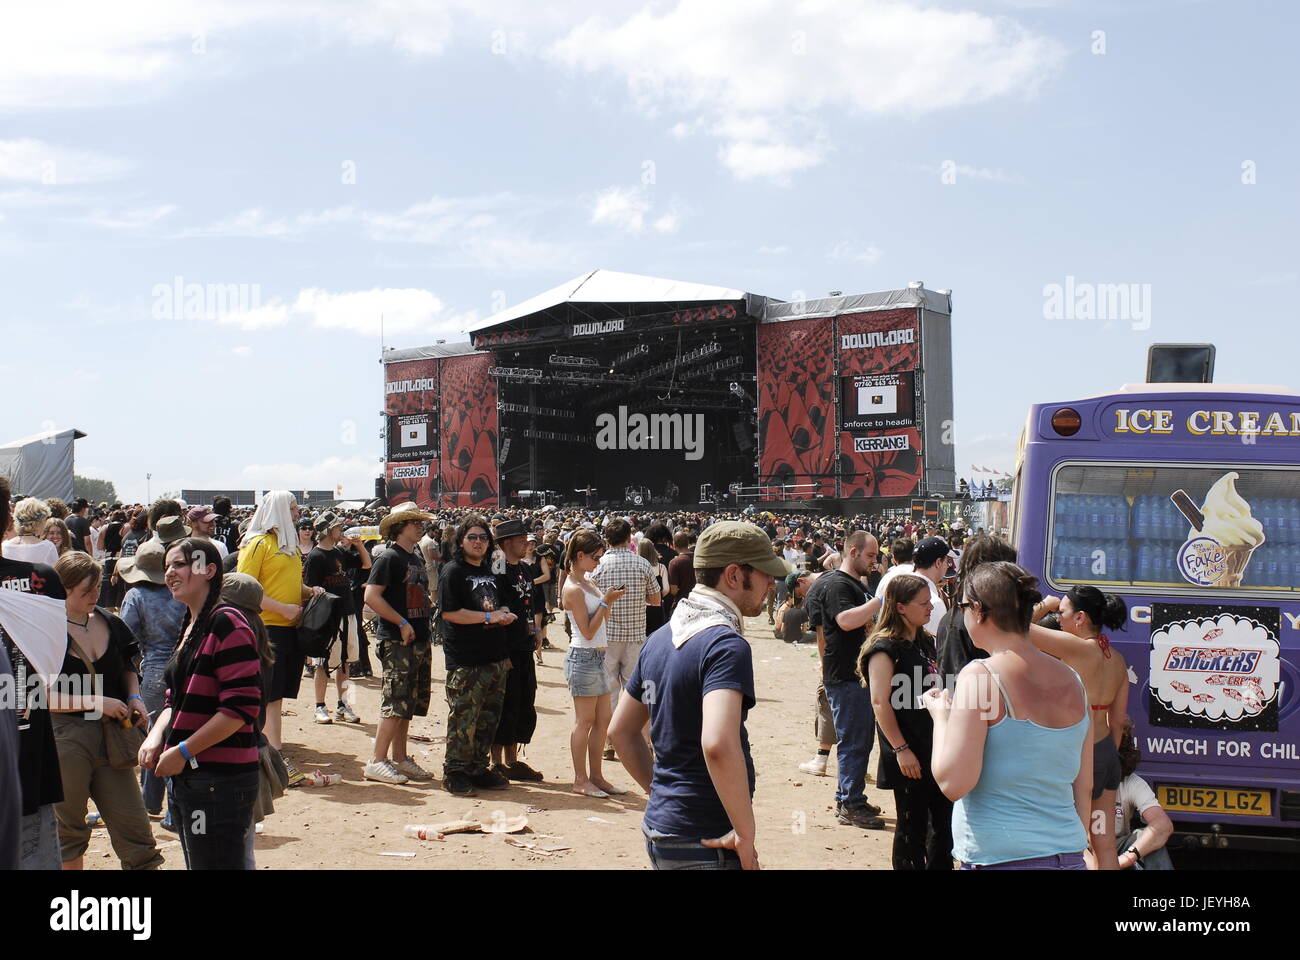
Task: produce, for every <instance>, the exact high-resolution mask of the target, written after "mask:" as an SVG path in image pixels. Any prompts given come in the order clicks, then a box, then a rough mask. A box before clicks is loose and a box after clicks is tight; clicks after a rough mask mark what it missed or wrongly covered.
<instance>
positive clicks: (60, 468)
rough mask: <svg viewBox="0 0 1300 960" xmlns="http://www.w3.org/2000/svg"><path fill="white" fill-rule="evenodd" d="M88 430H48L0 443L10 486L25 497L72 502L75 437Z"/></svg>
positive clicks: (0, 468) (1, 470) (0, 465)
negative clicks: (54, 498) (56, 498)
mask: <svg viewBox="0 0 1300 960" xmlns="http://www.w3.org/2000/svg"><path fill="white" fill-rule="evenodd" d="M84 436H85V434H84V433H82V432H81V431H80V430H77V429H76V428H71V429H68V430H47V431H46V432H45V433H38V434H35V435H34V436H30V437H24V438H23V439H21V440H14V441H13V442H12V443H6V444H4V445H3V446H0V474H3V475H4V476H6V477H8V478H9V488H10V489H11V490H12V491H13V492H14V493H16V494H22V495H23V496H26V497H40V498H42V499H45V498H47V497H58V498H59V499H60V500H62V501H64V502H65V503H70V502H71V501H72V498H73V492H72V447H73V441H76V440H80V439H81V438H82V437H84Z"/></svg>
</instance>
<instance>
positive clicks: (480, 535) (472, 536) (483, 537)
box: [465, 533, 492, 543]
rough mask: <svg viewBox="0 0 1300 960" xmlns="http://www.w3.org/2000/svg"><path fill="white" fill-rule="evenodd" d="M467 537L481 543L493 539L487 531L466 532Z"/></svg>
mask: <svg viewBox="0 0 1300 960" xmlns="http://www.w3.org/2000/svg"><path fill="white" fill-rule="evenodd" d="M465 539H466V540H477V541H479V542H480V543H487V542H488V541H489V540H491V539H492V538H491V537H489V536H488V535H487V534H486V533H467V534H465Z"/></svg>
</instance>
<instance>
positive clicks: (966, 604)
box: [957, 600, 979, 610]
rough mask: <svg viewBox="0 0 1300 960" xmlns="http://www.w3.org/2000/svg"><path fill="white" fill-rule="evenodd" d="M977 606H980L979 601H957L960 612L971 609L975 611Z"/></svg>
mask: <svg viewBox="0 0 1300 960" xmlns="http://www.w3.org/2000/svg"><path fill="white" fill-rule="evenodd" d="M977 606H979V601H978V600H958V601H957V609H958V610H970V609H973V608H974V607H977Z"/></svg>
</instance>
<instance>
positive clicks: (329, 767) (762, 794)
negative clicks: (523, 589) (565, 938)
mask: <svg viewBox="0 0 1300 960" xmlns="http://www.w3.org/2000/svg"><path fill="white" fill-rule="evenodd" d="M548 631H549V636H550V640H551V643H553V644H555V646H556V649H554V650H548V651H546V652H545V655H544V656H545V660H546V663H545V666H543V667H539V668H538V691H537V709H538V713H539V717H538V728H537V735H536V737H535V738H534V742H533V743H532V744H530V745H529V747H528V749H527V753H526V759H527V760H528V762H529V763H530V764H532V766H534V767H536V768H537V769H539V770H541V771H542V772H543V773H544V774H545V775H546V780H545V782H543V783H539V784H511V786H510V788H509V789H508V790H501V791H481V792H480V795H479V796H477V797H453V796H451V795H450V794H448V793H447V792H446V791H445V790H444V789H443V787H442V780H441V775H442V755H443V753H442V737H443V734H444V731H445V729H446V723H447V704H446V699H445V698H444V696H443V692H442V679H443V673H444V670H443V664H442V653H441V650H440V649H439V648H435V650H434V658H433V660H434V670H433V703H432V706H431V709H430V715H429V716H428V717H424V718H422V719H417V720H414V721H413V722H412V723H411V733H412V734H418V735H423V736H427V737H430V738H432V742H430V743H424V742H412V744H411V746H412V754H413V755H414V756H415V758H416V759H417V760H418V761H419V763H420V764H421V765H422V766H424V767H426V768H427V769H429V770H430V771H431V772H433V773H434V774H435V775H436V776H437V777H438V779H436V780H434V781H433V782H431V783H426V784H422V785H416V784H410V785H403V786H393V785H390V784H384V783H372V782H370V781H365V780H362V779H361V767H362V762H363V758H368V757H369V753H370V739H371V737H373V736H374V731H375V719H376V717H377V715H378V710H379V682H378V681H377V680H363V681H359V682H357V683H356V698H355V709H356V711H357V713H358V714H359V715H360V716H361V718H362V721H363V722H362V723H361V724H360V725H352V724H347V725H345V724H338V723H335V724H330V725H318V724H316V723H314V722H312V708H313V705H314V698H313V696H312V692H311V682H310V681H307V680H304V682H303V687H302V690H301V691H300V696H299V698H298V699H297V700H296V701H288V700H286V701H285V708H286V712H287V713H290V714H292V715H290V716H286V717H285V720H284V740H285V744H286V749H285V752H286V753H287V754H288V755H289V756H290V757H291V758H292V759H293V760H294V762H295V763H297V764H298V766H299V768H300V769H301V770H303V772H304V773H308V774H309V775H310V772H311V771H312V770H321V771H323V772H326V773H341V774H342V775H343V782H342V783H340V784H338V785H336V786H330V787H300V788H296V789H293V790H290V791H288V792H287V793H286V795H285V796H284V797H283V798H282V799H280V800H277V801H276V803H275V814H274V815H273V816H271V817H268V818H267V820H266V821H265V823H264V825H263V833H262V834H260V835H259V836H258V837H257V866H258V869H259V870H291V869H304V868H306V869H376V868H378V869H392V870H412V869H464V868H481V869H505V868H512V867H514V868H518V867H536V868H539V869H586V868H622V869H629V870H646V869H649V866H648V864H647V861H646V856H645V846H644V842H643V841H642V839H641V831H640V822H641V811H642V810H643V809H644V806H645V797H644V795H643V794H642V793H641V790H640V788H638V787H637V786H636V784H635V782H634V781H633V780H632V778H631V777H630V776H628V775H627V774H626V773H624V772H623V769H622V767H621V766H620V765H619V764H618V763H617V762H611V763H606V764H605V765H604V767H605V776H606V777H607V778H608V779H609V780H610V782H611V783H613V784H615V785H616V786H622V787H627V788H630V790H629V793H628V794H626V795H624V796H621V797H612V798H610V799H608V800H598V799H592V798H589V797H581V796H577V795H576V794H573V793H571V792H570V788H571V787H572V765H571V763H570V761H569V731H570V729H571V727H572V716H573V705H572V700H571V699H570V698H569V694H568V689H567V687H566V685H565V682H564V673H563V667H562V661H563V658H564V644H565V635H564V628H563V626H562V624H561V623H559V622H558V621H557V622H556V623H554V624H551V625H550V626H549V627H548ZM746 634H747V635H748V637H749V639H750V643H751V645H752V647H753V650H754V674H755V680H756V685H757V694H758V705H757V706H756V707H755V708H754V709H753V710H752V711H750V714H749V723H748V727H749V738H750V744H751V747H752V750H753V755H754V765H755V767H756V768H757V772H758V786H757V792H756V794H755V797H754V808H755V813H756V814H757V818H758V841H757V847H758V853H759V857H760V859H761V861H762V864H763V866H764V868H765V869H782V868H786V869H801V868H802V869H810V868H822V869H824V868H859V869H860V868H875V869H888V868H889V852H890V846H891V843H892V840H893V833H892V830H893V794H892V793H888V792H885V791H880V790H876V789H875V788H874V786H873V785H872V784H871V783H869V784H868V786H867V795H868V799H869V800H871V802H872V803H875V804H877V805H878V806H881V807H883V808H884V816H885V818H886V822H887V825H888V828H889V829H887V830H881V831H863V830H859V829H858V828H856V827H848V826H841V825H840V824H838V823H836V821H835V817H834V810H833V804H834V791H835V782H834V778H833V777H812V776H808V775H807V774H804V773H801V772H800V771H799V769H798V766H797V764H798V763H799V762H800V761H803V760H807V759H808V758H809V757H811V756H812V755H813V753H814V752H815V749H816V746H815V744H814V742H813V725H812V715H813V697H814V694H815V693H816V688H817V679H818V669H819V666H818V663H817V650H816V648H815V646H811V645H799V646H791V645H788V644H785V643H783V642H781V641H779V640H776V639H773V637H772V628H771V627H770V626H768V623H767V617H766V616H763V617H761V618H753V619H750V620H748V621H746ZM329 694H330V699H329V702H330V703H331V704H332V703H333V696H334V690H333V686H332V685H331V688H330V691H329ZM875 759H876V757H875V753H874V751H873V754H872V767H871V773H872V775H873V778H874V773H875ZM831 772H832V773H833V772H834V762H833V760H832V764H831ZM498 811H500V812H501V814H504V815H505V816H506V817H513V816H516V815H518V814H527V817H528V825H529V831H530V832H525V833H520V834H515V835H514V837H513V839H516V840H519V841H522V842H525V843H535V844H537V845H538V846H539V847H569V848H570V849H568V850H560V851H552V852H550V854H549V855H544V854H540V853H538V852H535V851H530V850H525V849H520V848H518V847H514V846H511V845H510V844H508V843H506V842H505V841H504V840H503V838H502V836H500V835H491V834H481V833H480V834H459V835H452V836H448V837H447V839H446V840H445V841H436V840H434V841H419V840H412V839H406V838H404V837H403V836H402V826H403V825H404V824H408V823H416V824H426V823H438V822H444V821H447V820H455V819H462V818H464V819H476V820H481V821H488V822H490V821H492V820H493V819H494V817H498V816H499V815H498V814H497V812H498ZM538 834H540V835H542V836H540V837H539V836H537V835H538ZM154 835H155V836H156V837H157V839H158V843H159V844H160V845H161V846H162V852H163V855H164V856H165V857H166V860H167V863H166V868H165V869H168V870H180V869H184V866H185V863H184V859H183V857H182V855H181V850H180V845H179V843H178V842H177V840H176V837H175V835H174V834H171V833H168V832H167V831H165V830H163V829H162V828H161V827H159V826H158V825H157V821H154ZM392 853H413V854H415V855H414V856H413V857H411V856H385V855H384V854H392ZM86 865H87V867H89V868H91V869H99V870H105V869H116V868H117V866H118V862H117V858H116V856H114V855H113V853H112V848H111V847H110V845H109V841H108V834H107V831H106V830H105V828H104V827H102V826H100V827H97V828H96V829H95V831H94V836H93V839H92V840H91V845H90V849H89V851H87V856H86Z"/></svg>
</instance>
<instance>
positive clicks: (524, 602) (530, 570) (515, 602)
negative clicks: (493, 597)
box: [497, 563, 538, 652]
mask: <svg viewBox="0 0 1300 960" xmlns="http://www.w3.org/2000/svg"><path fill="white" fill-rule="evenodd" d="M536 576H538V573H537V568H536V567H534V566H533V565H532V564H529V563H518V564H514V563H507V564H506V572H505V573H503V574H500V575H498V577H497V596H498V597H500V598H501V605H502V606H503V607H505V608H506V609H508V610H509V611H510V612H511V613H513V614H514V615H515V622H514V623H512V624H510V625H509V626H506V627H502V628H501V629H502V630H504V631H505V633H506V645H507V647H508V648H509V649H510V650H511V651H512V652H513V651H518V650H531V649H533V634H532V625H533V611H534V610H536V609H537V608H536V607H535V606H533V577H536Z"/></svg>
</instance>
